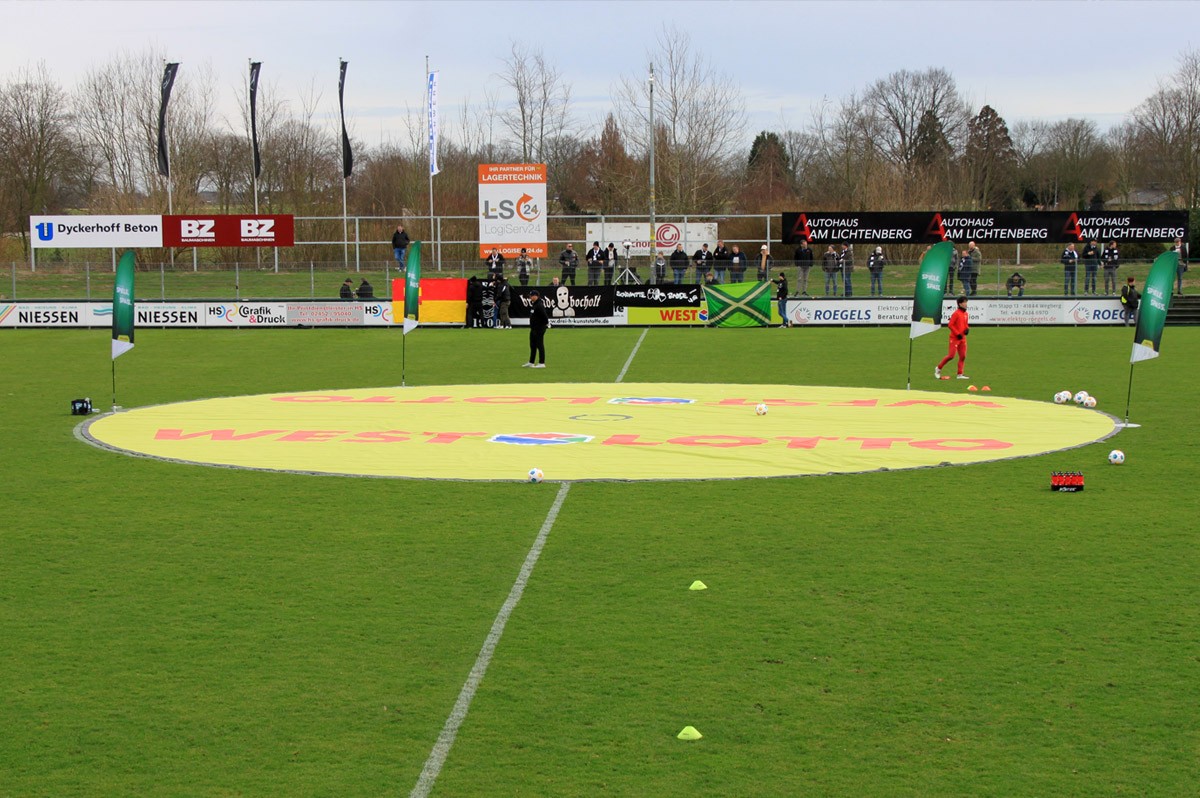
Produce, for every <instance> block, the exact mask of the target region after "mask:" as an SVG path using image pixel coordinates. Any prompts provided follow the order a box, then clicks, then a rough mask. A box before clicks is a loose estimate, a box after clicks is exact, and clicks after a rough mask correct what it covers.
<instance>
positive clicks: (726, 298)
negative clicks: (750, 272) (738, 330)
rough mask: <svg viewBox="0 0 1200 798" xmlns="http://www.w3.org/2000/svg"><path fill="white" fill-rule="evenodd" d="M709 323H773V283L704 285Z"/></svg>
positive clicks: (758, 324)
mask: <svg viewBox="0 0 1200 798" xmlns="http://www.w3.org/2000/svg"><path fill="white" fill-rule="evenodd" d="M704 298H705V300H707V302H708V324H709V326H710V327H766V326H768V325H769V324H770V323H771V284H770V283H729V284H728V285H706V286H704Z"/></svg>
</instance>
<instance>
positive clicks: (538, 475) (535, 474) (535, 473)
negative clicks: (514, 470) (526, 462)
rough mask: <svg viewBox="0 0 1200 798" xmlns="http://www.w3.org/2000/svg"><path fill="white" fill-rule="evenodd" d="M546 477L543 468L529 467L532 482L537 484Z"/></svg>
mask: <svg viewBox="0 0 1200 798" xmlns="http://www.w3.org/2000/svg"><path fill="white" fill-rule="evenodd" d="M545 478H546V476H545V475H544V474H543V473H542V469H540V468H531V469H529V481H530V482H532V483H533V484H535V485H536V484H537V483H539V482H541V481H542V480H543V479H545Z"/></svg>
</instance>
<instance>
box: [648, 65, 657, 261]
mask: <svg viewBox="0 0 1200 798" xmlns="http://www.w3.org/2000/svg"><path fill="white" fill-rule="evenodd" d="M654 144H655V140H654V62H653V61H651V62H650V274H651V275H655V274H656V273H655V271H654V269H655V266H654V264H655V263H656V262H657V260H658V233H657V230H658V227H657V225H656V224H655V221H654ZM653 282H656V283H657V282H658V278H657V276H655V277H654V280H653Z"/></svg>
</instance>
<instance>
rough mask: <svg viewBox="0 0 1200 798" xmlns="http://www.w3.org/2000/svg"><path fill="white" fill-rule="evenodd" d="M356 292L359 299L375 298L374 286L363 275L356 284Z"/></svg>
mask: <svg viewBox="0 0 1200 798" xmlns="http://www.w3.org/2000/svg"><path fill="white" fill-rule="evenodd" d="M357 293H358V298H359V299H374V298H375V288H374V286H372V285H371V284H370V283H368V282H367V278H366V277H364V278H363V279H362V282H361V283H359V284H358V291H357Z"/></svg>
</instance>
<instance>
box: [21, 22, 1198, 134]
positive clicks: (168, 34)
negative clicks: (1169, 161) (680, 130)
mask: <svg viewBox="0 0 1200 798" xmlns="http://www.w3.org/2000/svg"><path fill="white" fill-rule="evenodd" d="M0 10H2V11H3V14H4V18H5V29H6V30H7V32H8V34H9V35H8V36H7V37H6V41H5V45H4V47H3V48H0V73H2V74H3V75H4V76H9V75H12V74H13V73H14V72H15V71H16V70H18V69H20V68H21V67H24V66H27V65H31V64H36V63H37V62H39V61H44V62H45V63H46V65H47V67H48V68H49V69H50V71H51V73H52V74H53V75H54V76H55V77H57V78H58V79H59V80H60V81H61V82H62V83H63V84H64V85H65V86H66V87H68V88H71V87H73V86H74V85H75V83H76V81H77V80H79V78H80V77H82V76H83V75H84V74H85V73H86V72H87V70H88V69H89V68H91V67H94V66H97V65H99V64H103V63H104V62H106V61H107V60H109V59H110V58H112V57H113V56H115V55H118V54H120V53H140V52H144V51H145V50H147V49H148V48H157V49H158V50H161V51H162V53H163V54H164V55H165V56H166V57H167V58H168V59H170V60H173V61H180V62H181V64H182V65H181V67H180V69H181V79H182V76H183V75H185V74H186V72H187V71H188V70H194V69H198V68H199V67H201V66H204V65H207V66H208V67H210V68H211V69H212V71H213V72H214V74H215V75H216V76H217V78H218V89H219V93H220V107H221V110H222V111H223V112H224V113H225V114H226V115H227V116H229V117H230V118H234V117H236V116H237V107H236V104H237V102H238V100H237V97H238V94H237V87H238V86H240V85H241V84H243V83H244V82H245V73H246V69H247V59H250V58H253V59H254V60H258V61H262V62H263V78H262V79H263V82H264V85H267V86H271V87H273V88H275V89H276V90H277V91H278V92H279V93H280V94H281V95H282V96H285V97H287V98H289V99H290V100H293V101H297V100H298V99H299V97H300V95H301V94H302V93H303V92H305V91H306V90H307V89H308V88H309V87H315V88H316V89H317V91H318V92H319V93H320V95H321V110H322V111H323V112H324V113H325V114H327V115H329V116H330V117H332V116H333V115H334V114H336V108H337V71H338V59H339V58H345V59H346V60H347V61H349V62H350V67H349V72H348V75H347V88H346V106H347V117H348V122H349V123H350V125H351V127H352V128H353V131H354V134H355V135H356V136H357V137H358V138H360V139H362V140H364V141H367V142H369V143H377V142H378V141H379V140H380V139H381V138H390V137H395V138H399V137H401V135H402V133H401V131H402V122H401V119H402V117H403V114H404V111H405V108H406V107H408V108H413V109H416V108H419V107H420V106H421V104H422V102H423V91H424V71H425V56H426V55H428V56H429V57H430V63H431V66H432V68H433V69H436V70H439V71H440V73H441V75H440V79H439V81H440V93H441V113H442V118H443V120H444V124H452V120H453V119H454V118H456V111H455V106H456V105H457V104H459V103H462V102H464V101H467V100H470V101H473V102H478V101H481V100H482V99H483V97H484V94H485V92H488V91H490V92H492V93H494V94H496V96H497V99H498V100H499V101H500V102H501V103H503V102H504V101H505V100H507V99H508V95H507V94H505V92H504V89H503V88H502V86H501V85H500V82H499V80H498V79H497V78H496V73H497V72H499V71H500V70H501V69H502V59H503V58H504V57H505V56H507V55H508V53H509V51H510V48H511V45H512V43H513V42H514V41H515V42H520V43H523V44H527V45H530V46H533V47H541V48H543V49H544V53H545V56H546V58H547V60H548V61H549V62H550V63H551V64H553V65H554V66H556V67H557V68H558V69H559V70H560V71H561V72H562V73H563V74H564V76H565V77H566V79H567V80H568V81H569V82H570V83H571V84H572V87H573V96H574V98H575V100H576V106H575V109H576V112H577V114H578V115H579V116H580V117H582V118H583V119H584V120H587V119H592V118H596V119H598V118H601V117H603V115H604V114H605V113H607V112H608V110H609V108H610V107H611V101H610V96H611V93H612V89H613V86H614V85H615V84H616V83H617V82H618V81H619V79H620V78H621V77H622V76H624V75H638V76H641V75H644V74H645V73H646V64H647V62H648V60H649V57H650V53H651V51H652V49H653V48H654V44H655V40H656V38H657V37H658V36H659V35H660V34H661V32H662V29H663V25H664V24H666V25H674V26H676V27H678V28H679V29H680V30H683V31H686V32H687V33H688V34H689V35H690V36H691V37H692V40H693V44H695V45H697V46H699V47H700V48H702V49H703V51H704V53H705V54H706V55H707V56H708V57H709V58H711V59H712V61H713V62H714V63H715V64H716V65H717V67H718V68H719V69H720V70H721V71H724V72H725V73H727V74H728V75H729V76H730V77H731V78H732V79H733V81H734V82H735V83H736V84H738V85H740V86H741V88H742V91H743V93H744V96H745V101H746V106H747V110H748V111H749V112H750V123H751V124H750V127H751V128H752V131H751V134H752V133H753V132H756V131H757V130H761V129H776V130H778V129H780V128H782V127H783V126H784V125H787V126H788V127H792V128H799V127H802V126H803V125H804V123H805V122H806V121H807V119H808V118H809V114H810V111H811V109H812V108H813V106H814V105H816V104H818V103H820V101H821V99H822V97H828V98H831V99H834V100H836V99H838V98H841V97H844V96H846V95H848V94H849V93H850V92H852V91H856V90H861V89H862V88H864V87H865V86H866V85H867V84H869V83H871V82H872V81H874V80H876V79H878V78H881V77H884V76H886V75H887V74H888V73H890V72H893V71H896V70H899V69H912V70H922V69H926V68H928V67H944V68H946V69H947V70H949V71H950V72H951V74H952V75H953V76H954V77H955V79H956V80H957V83H958V86H959V89H960V90H961V91H962V92H963V93H964V95H965V96H966V97H967V99H968V100H969V101H970V102H971V104H972V106H973V108H974V109H975V110H978V108H979V106H981V105H983V104H984V103H988V104H990V105H992V106H993V107H995V108H996V109H997V111H999V113H1000V114H1001V115H1002V116H1003V117H1004V118H1005V119H1006V120H1008V122H1009V124H1010V125H1011V124H1013V123H1014V122H1016V121H1018V120H1022V119H1039V118H1040V119H1050V120H1054V119H1061V118H1065V117H1068V116H1083V117H1087V118H1091V119H1094V120H1096V121H1097V122H1098V123H1099V124H1100V125H1101V126H1102V127H1104V128H1107V127H1108V126H1110V125H1111V124H1113V123H1114V122H1117V121H1119V120H1120V118H1121V117H1122V116H1123V115H1124V114H1126V113H1127V112H1128V111H1130V110H1131V109H1132V108H1133V107H1134V106H1136V105H1137V104H1138V103H1139V102H1140V101H1141V100H1143V99H1144V98H1145V97H1146V96H1147V95H1148V94H1150V93H1151V92H1153V91H1154V89H1155V88H1156V85H1157V82H1158V81H1159V80H1160V79H1163V78H1166V77H1167V76H1168V75H1170V74H1171V73H1172V72H1173V71H1174V70H1175V68H1176V65H1177V62H1178V58H1179V55H1180V53H1182V52H1183V51H1185V50H1189V49H1193V48H1196V47H1197V46H1200V34H1198V33H1197V31H1198V30H1200V3H1197V2H1136V3H1134V2H1117V1H1105V0H1092V1H1091V2H1071V1H1070V0H1063V1H1060V2H1019V1H1018V2H997V1H996V0H981V1H979V2H970V1H969V0H960V1H959V2H845V1H843V2H750V1H749V0H746V1H743V2H728V1H725V2H697V1H696V0H690V1H689V2H613V1H611V0H610V1H609V2H569V1H563V0H560V2H550V3H544V2H520V3H518V2H504V0H493V1H492V2H453V1H452V0H439V2H429V1H427V2H349V1H346V2H327V1H325V0H314V1H313V2H297V0H289V2H253V1H252V0H246V1H244V2H223V1H222V0H212V1H208V2H166V1H163V0H158V1H155V0H148V1H147V2H25V1H24V0H18V1H13V2H3V3H0ZM714 112H718V113H719V112H720V109H714Z"/></svg>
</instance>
